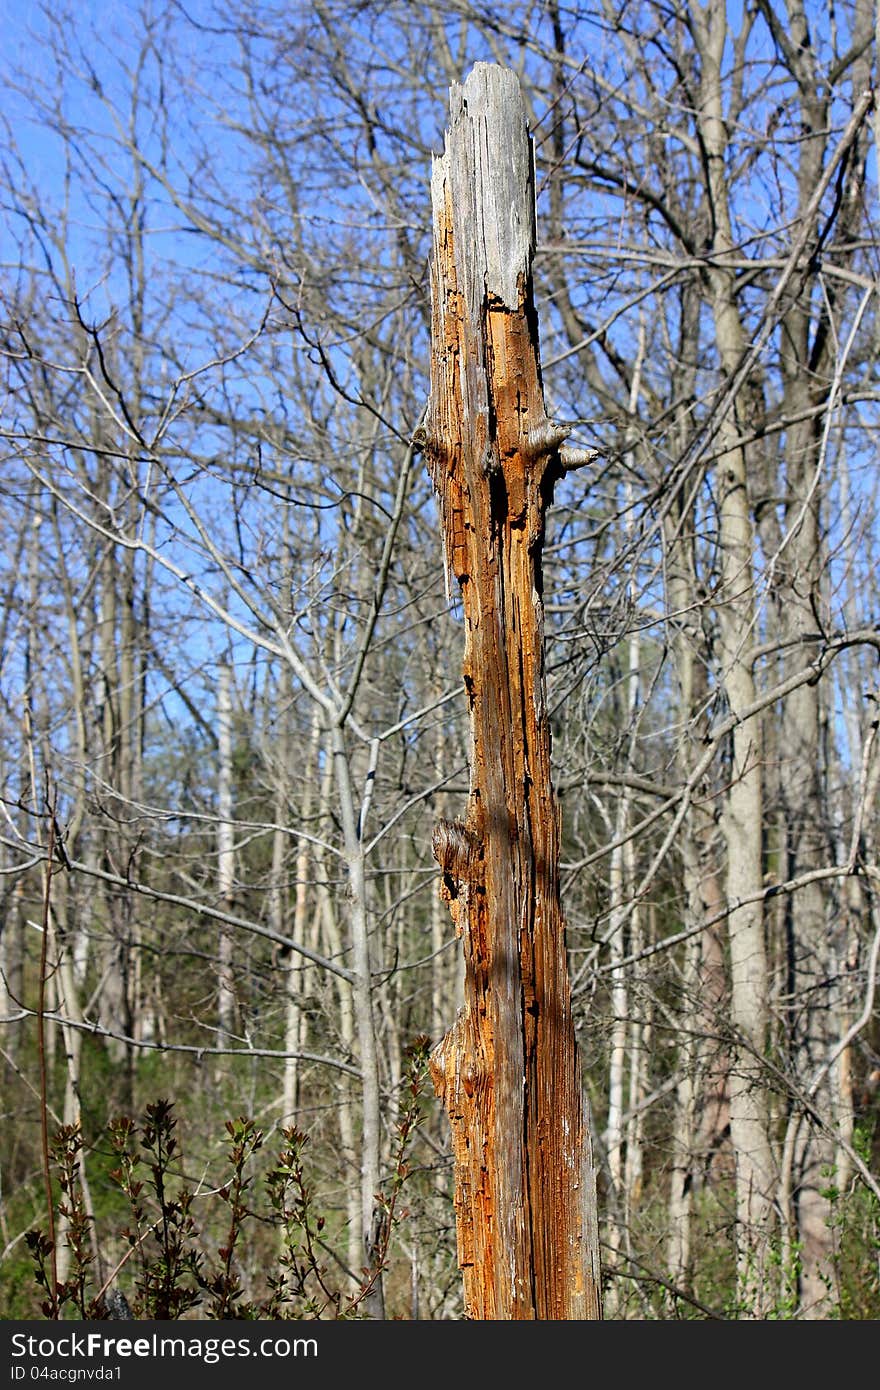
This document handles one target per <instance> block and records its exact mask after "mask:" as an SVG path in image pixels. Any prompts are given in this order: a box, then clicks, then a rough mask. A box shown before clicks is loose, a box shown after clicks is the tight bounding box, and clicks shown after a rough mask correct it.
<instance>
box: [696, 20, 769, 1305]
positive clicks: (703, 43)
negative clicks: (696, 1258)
mask: <svg viewBox="0 0 880 1390" xmlns="http://www.w3.org/2000/svg"><path fill="white" fill-rule="evenodd" d="M694 25H695V30H696V34H697V43H698V47H699V50H700V57H701V62H702V72H701V92H700V118H699V119H700V131H701V135H702V140H703V146H704V149H705V159H706V184H707V189H706V191H707V195H708V199H709V204H710V209H711V215H712V222H713V239H712V240H713V245H712V250H713V257H712V262H711V266H710V267H709V269H708V270H707V272H706V280H707V288H708V294H709V303H710V307H711V310H712V315H713V322H714V327H715V338H716V343H717V348H718V357H719V362H720V366H721V371H722V379H723V380H724V381H731V380H733V378H734V376H735V374H736V372H737V371H738V370H739V368H740V366H741V364H742V362H743V361H744V358H745V353H746V349H747V346H748V341H747V338H746V335H745V333H744V331H743V325H742V322H741V320H740V317H739V312H738V309H737V305H736V282H735V272H734V271H733V269H732V267H731V266H729V265H728V264H726V262H727V260H728V258H729V257H730V256H731V255H732V254H733V250H734V238H733V233H732V228H731V218H730V208H729V190H728V185H727V178H726V171H725V159H726V155H727V140H728V133H727V126H726V123H725V120H724V115H723V109H722V84H721V62H722V55H723V52H724V45H725V41H726V37H727V25H726V11H725V7H724V6H723V5H721V4H720V3H713V4H712V5H711V6H709V7H708V8H707V11H706V12H705V13H703V12H702V11H700V12H699V14H697V13H696V12H695V14H694ZM741 409H742V405H741V402H740V401H739V400H737V402H736V403H735V406H734V410H733V411H732V412H730V411H729V412H727V413H726V414H725V415H724V417H723V418H722V420H721V421H720V425H719V429H718V446H719V458H718V465H717V470H716V476H717V488H718V494H719V508H720V516H719V551H720V559H719V567H720V576H719V586H718V604H717V611H718V628H719V642H718V655H719V659H720V665H721V679H722V681H723V685H724V690H725V694H726V696H727V702H728V705H729V708H730V711H731V713H732V714H739V713H740V712H742V711H744V710H745V709H747V708H748V707H749V706H750V705H751V704H753V702H754V699H755V681H754V675H753V672H752V668H751V665H750V663H749V660H748V649H749V646H750V643H751V640H752V639H751V634H752V632H753V630H754V622H755V594H754V564H755V543H754V535H753V531H752V522H751V511H750V506H749V489H748V476H747V462H746V452H745V449H744V448H743V446H742V444H741V443H740V442H739V441H740V439H741V438H742V436H743V433H744V427H745V424H746V422H745V421H742V420H740V419H739V418H738V415H739V411H740V410H741ZM731 755H732V756H731V764H732V765H731V774H730V786H729V790H728V793H727V798H726V804H725V807H724V815H723V830H724V836H725V841H726V848H727V880H726V893H727V901H728V906H729V917H728V936H729V943H730V986H731V1007H730V1017H731V1023H732V1025H733V1038H732V1045H731V1056H730V1130H731V1139H732V1141H733V1148H734V1154H735V1160H736V1216H737V1228H736V1229H737V1241H736V1247H737V1249H736V1255H737V1295H738V1301H739V1305H740V1308H741V1312H742V1315H743V1316H744V1317H756V1318H761V1317H763V1316H764V1313H765V1311H766V1307H767V1304H768V1302H769V1299H770V1297H771V1294H770V1278H769V1276H770V1270H769V1266H768V1258H767V1257H768V1254H769V1238H770V1237H771V1235H772V1233H773V1226H774V1220H773V1198H774V1195H775V1187H776V1162H775V1157H774V1154H773V1150H772V1145H771V1140H770V1118H769V1106H768V1099H767V1090H766V1085H767V1083H766V1076H765V1074H764V1071H763V1058H764V1055H765V1047H766V1042H767V1032H768V1002H769V1001H768V975H767V955H766V945H765V938H764V916H763V911H762V905H761V903H760V901H759V896H760V893H761V888H762V883H763V867H762V841H761V836H762V828H763V794H762V777H761V772H762V760H763V753H762V730H761V722H760V718H759V717H753V718H751V719H745V718H744V719H743V720H742V722H740V723H739V724H738V725H737V726H736V728H735V729H734V730H733V733H732V735H731ZM749 899H751V901H749Z"/></svg>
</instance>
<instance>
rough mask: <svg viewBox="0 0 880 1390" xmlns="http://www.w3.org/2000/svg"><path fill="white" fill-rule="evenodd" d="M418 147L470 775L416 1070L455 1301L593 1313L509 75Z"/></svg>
mask: <svg viewBox="0 0 880 1390" xmlns="http://www.w3.org/2000/svg"><path fill="white" fill-rule="evenodd" d="M451 111H452V117H451V128H450V131H449V132H448V135H447V141H446V153H445V155H444V156H443V158H441V159H439V160H437V161H436V163H435V168H434V174H433V180H432V197H433V209H434V260H433V322H432V355H431V401H430V407H429V411H428V417H427V423H426V428H425V437H424V441H423V446H424V451H425V454H426V456H427V461H428V466H429V469H430V472H431V477H432V479H433V482H434V486H435V488H436V490H437V493H438V496H439V500H440V511H441V518H442V524H443V529H444V535H445V543H446V557H447V563H448V566H449V569H450V571H451V573H452V574H454V576H455V578H456V579H457V581H458V583H459V586H460V589H461V595H462V600H463V605H464V618H465V630H466V645H465V658H464V683H465V688H466V691H467V695H468V703H469V709H470V721H471V740H472V747H471V785H470V798H469V801H468V807H467V816H466V820H465V821H464V822H447V821H441V822H439V823H438V825H437V827H436V829H435V832H434V851H435V855H436V857H437V860H438V862H439V864H440V867H441V869H442V870H443V889H442V891H443V894H444V896H445V897H446V898H447V900H448V902H449V905H450V908H451V910H452V914H453V918H454V920H455V923H456V927H457V930H458V932H459V934H460V935H461V937H462V941H463V947H464V957H465V971H466V979H465V1004H464V1008H463V1010H462V1011H461V1013H460V1015H459V1018H458V1020H457V1022H456V1023H455V1025H454V1027H453V1028H452V1029H451V1031H450V1032H449V1033H447V1035H446V1037H445V1038H444V1039H443V1040H442V1041H441V1043H440V1044H439V1045H438V1047H437V1048H436V1049H435V1051H434V1054H433V1057H432V1072H433V1077H434V1084H435V1087H436V1089H437V1092H438V1094H439V1095H440V1096H441V1097H442V1098H443V1100H444V1103H445V1105H446V1108H447V1111H448V1113H449V1117H450V1120H451V1124H452V1141H453V1149H454V1155H455V1207H456V1218H457V1236H458V1258H459V1264H460V1266H461V1268H462V1270H463V1273H464V1292H465V1304H466V1312H467V1316H468V1317H470V1318H473V1319H503V1320H512V1319H521V1318H522V1319H529V1318H540V1319H585V1318H588V1319H596V1318H598V1317H600V1315H601V1313H600V1303H599V1260H598V1238H597V1234H596V1211H595V1177H594V1173H593V1168H592V1158H591V1153H590V1141H589V1131H588V1125H587V1120H586V1116H585V1108H584V1101H583V1094H582V1085H581V1074H580V1064H579V1060H578V1053H577V1046H576V1042H575V1033H574V1024H573V1020H572V1015H571V988H570V980H569V975H568V965H567V958H566V950H565V926H564V921H563V916H562V910H561V906H560V898H559V879H558V854H559V819H558V814H557V808H556V803H555V800H554V797H553V792H552V787H551V783H550V727H549V721H548V718H547V712H546V707H545V680H544V642H543V604H542V598H541V592H542V574H541V551H542V544H543V538H544V523H545V514H546V509H547V507H548V505H549V502H550V499H551V496H552V491H553V484H554V482H555V480H556V479H557V478H558V477H560V476H561V474H562V472H563V468H564V467H565V465H566V463H567V462H568V463H574V462H582V461H586V460H585V458H583V457H579V458H577V459H575V458H573V457H572V458H570V459H569V458H566V456H565V451H564V450H562V457H560V451H561V446H562V442H563V439H564V438H565V431H564V430H561V429H559V428H558V427H557V426H555V425H553V424H552V423H551V422H550V421H549V420H548V419H547V417H546V414H545V412H544V400H543V391H542V385H541V377H540V367H539V361H538V342H537V336H538V335H537V325H536V317H535V308H534V303H533V299H532V283H531V263H532V255H533V248H534V235H535V221H534V196H535V195H534V183H533V166H532V153H531V147H530V142H529V137H528V133H527V129H526V122H525V112H524V107H523V102H522V97H521V94H520V90H519V84H518V81H517V78H516V76H515V75H514V74H513V73H512V72H510V71H508V70H507V69H504V68H501V67H496V66H495V65H491V64H485V63H478V64H477V65H476V67H475V68H474V70H473V72H472V73H471V74H470V76H469V77H468V79H467V81H466V82H465V83H464V85H463V86H458V85H456V86H454V87H453V88H452V90H451Z"/></svg>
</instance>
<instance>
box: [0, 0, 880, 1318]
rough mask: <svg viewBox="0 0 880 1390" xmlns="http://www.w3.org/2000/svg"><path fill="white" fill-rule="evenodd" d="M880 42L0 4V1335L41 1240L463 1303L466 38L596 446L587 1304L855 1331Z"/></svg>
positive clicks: (870, 836) (568, 673) (152, 1263)
mask: <svg viewBox="0 0 880 1390" xmlns="http://www.w3.org/2000/svg"><path fill="white" fill-rule="evenodd" d="M877 22H878V21H877V16H876V14H875V8H874V5H873V4H872V3H869V2H868V0H845V3H828V4H827V5H826V4H822V3H817V0H810V3H807V4H805V3H802V0H754V2H753V3H751V2H750V3H745V4H732V3H731V4H725V3H722V0H706V3H705V4H702V3H699V0H692V2H691V3H683V4H675V3H653V0H651V2H650V3H648V2H647V0H645V2H643V0H638V2H637V3H620V0H616V2H613V0H607V3H605V2H604V0H599V2H598V3H595V4H566V3H561V0H540V3H528V4H527V3H522V4H520V3H509V4H504V3H501V4H493V5H484V4H481V3H469V2H468V0H451V2H450V3H443V4H440V3H430V0H425V2H424V3H419V2H418V0H414V2H413V3H404V0H391V3H388V2H387V0H382V3H378V0H348V2H346V0H308V3H301V4H279V5H277V6H276V5H273V4H269V3H263V0H260V3H258V4H256V5H238V4H235V3H230V4H226V3H223V2H222V0H221V3H216V4H208V3H203V2H202V0H194V3H193V4H191V5H185V4H178V3H173V2H172V3H167V4H163V3H155V4H145V5H143V6H135V5H132V4H122V5H117V6H113V7H105V6H100V5H93V6H86V5H78V6H77V7H76V8H75V9H74V7H72V6H71V7H69V8H66V7H65V6H64V5H59V6H55V5H53V6H46V7H45V8H44V7H42V6H40V5H37V4H31V5H27V6H24V7H16V8H15V11H14V13H13V8H12V7H8V8H7V12H6V13H5V14H4V30H5V33H6V34H7V36H8V41H7V44H6V50H5V54H4V57H3V60H2V81H3V102H2V109H0V119H2V122H3V145H4V149H3V153H2V208H3V221H2V232H0V236H2V270H0V275H2V296H3V318H2V354H3V365H4V388H5V390H4V402H3V414H2V441H3V462H2V473H0V528H2V544H0V586H2V612H0V663H2V664H0V761H2V782H3V800H2V822H3V823H2V828H0V873H2V877H0V972H2V973H0V1029H2V1036H0V1047H2V1055H0V1067H2V1071H3V1091H2V1096H3V1099H2V1118H3V1124H2V1126H0V1180H2V1188H0V1312H2V1316H3V1317H6V1318H25V1317H37V1316H40V1307H41V1303H43V1302H44V1301H45V1299H46V1298H47V1288H46V1287H45V1286H44V1287H43V1288H40V1287H39V1286H38V1284H37V1282H36V1279H35V1272H34V1271H35V1260H36V1265H37V1267H40V1268H42V1270H43V1271H44V1276H45V1274H46V1271H47V1270H50V1269H51V1266H52V1263H53V1261H54V1264H55V1268H54V1270H53V1271H52V1278H53V1279H58V1280H60V1281H61V1282H62V1284H63V1285H64V1288H65V1290H66V1293H65V1299H64V1301H63V1306H62V1307H61V1309H60V1311H61V1312H62V1314H63V1313H64V1312H65V1311H66V1312H70V1311H71V1310H76V1309H79V1310H80V1311H82V1309H84V1308H88V1307H91V1308H92V1311H94V1309H95V1307H96V1306H98V1305H95V1304H93V1303H91V1302H90V1301H91V1300H94V1299H98V1300H99V1304H100V1299H101V1298H104V1299H105V1300H106V1298H107V1297H110V1296H111V1295H112V1294H113V1293H114V1291H116V1290H118V1291H119V1292H121V1293H123V1294H124V1295H125V1297H126V1299H127V1300H128V1302H129V1306H130V1307H131V1308H132V1309H133V1310H134V1311H135V1312H136V1313H137V1312H140V1313H141V1314H142V1315H143V1314H144V1313H149V1312H150V1311H152V1312H155V1311H156V1309H157V1307H160V1306H164V1305H160V1304H158V1303H157V1302H156V1300H157V1299H158V1298H160V1297H166V1296H167V1297H170V1298H171V1303H170V1304H168V1305H167V1308H166V1315H168V1314H169V1310H170V1315H178V1314H180V1313H181V1312H186V1311H187V1309H193V1310H195V1312H196V1314H197V1315H201V1316H208V1315H211V1314H212V1313H213V1314H214V1315H216V1316H230V1315H232V1314H233V1313H234V1312H235V1310H236V1309H237V1310H238V1312H239V1314H240V1315H241V1314H243V1313H244V1312H246V1311H247V1310H250V1312H251V1315H254V1314H255V1313H262V1314H263V1315H272V1316H296V1317H316V1316H323V1317H330V1316H340V1315H342V1316H363V1315H365V1314H369V1315H373V1316H385V1317H389V1318H395V1317H397V1318H422V1319H444V1318H445V1319H449V1318H457V1317H460V1316H461V1311H462V1305H461V1281H460V1274H459V1270H458V1267H457V1257H456V1249H455V1229H454V1219H453V1209H452V1191H451V1155H450V1144H449V1134H448V1123H447V1120H446V1117H445V1115H444V1114H443V1113H442V1108H441V1107H440V1105H439V1103H438V1102H437V1101H436V1100H435V1099H434V1097H433V1095H432V1092H431V1086H430V1082H429V1081H426V1079H425V1068H424V1054H425V1049H426V1046H427V1042H426V1039H427V1040H430V1041H431V1042H433V1043H436V1042H437V1041H438V1040H439V1039H440V1038H441V1037H442V1036H443V1034H444V1033H445V1031H446V1030H447V1029H448V1027H449V1026H450V1025H451V1023H452V1021H453V1019H454V1017H455V1011H456V1008H457V1007H458V1002H459V997H460V985H461V982H460V947H459V945H458V943H457V941H456V939H455V933H454V929H453V924H452V922H451V919H450V916H449V913H448V910H447V908H446V905H445V904H444V903H443V901H441V898H440V895H439V893H438V883H439V877H440V876H439V871H438V868H437V865H436V863H435V862H434V859H433V858H432V853H431V838H432V829H433V826H434V823H435V821H436V820H437V818H438V817H441V816H442V817H455V815H456V814H458V813H459V812H460V810H461V808H462V806H463V804H464V800H465V798H466V795H467V785H468V769H467V755H468V743H467V729H466V702H465V700H464V696H463V686H462V680H461V676H460V671H461V657H462V646H463V638H462V628H461V608H460V603H459V596H458V594H457V593H456V591H455V589H456V586H455V584H454V582H453V583H452V584H450V582H449V579H448V576H447V575H446V574H445V573H444V564H443V547H442V542H441V536H440V530H439V522H438V514H437V507H436V503H435V500H434V498H433V495H432V491H431V486H430V482H429V479H428V476H427V472H426V469H425V467H424V464H423V461H422V460H421V459H420V457H419V454H418V451H417V449H416V448H415V447H414V446H413V436H414V434H415V432H416V430H417V428H418V426H419V425H420V422H421V420H422V416H423V412H424V408H425V403H426V400H427V394H428V369H429V352H430V341H429V330H430V285H429V276H428V262H429V252H430V242H431V223H430V195H429V180H430V171H431V158H432V153H434V154H437V153H439V152H440V150H441V149H442V144H443V131H444V126H445V124H446V121H447V117H448V95H449V87H450V84H452V83H454V82H458V81H461V80H462V79H463V78H464V76H465V75H466V74H467V72H468V70H469V68H470V67H471V65H472V64H473V63H474V62H475V61H478V60H486V61H492V62H500V63H503V64H506V65H508V66H510V67H512V68H513V69H514V70H515V71H516V72H517V73H518V74H519V77H520V81H521V85H522V89H523V93H524V96H525V100H526V104H527V109H528V112H529V119H530V123H531V129H532V132H533V138H534V151H535V161H536V182H537V213H538V238H539V244H538V253H537V257H536V260H535V266H534V280H535V290H536V296H537V302H538V315H539V323H540V334H541V345H542V360H543V369H544V387H545V392H546V396H547V402H548V413H550V414H552V416H553V417H554V418H555V419H557V420H560V421H563V422H566V423H568V424H570V425H571V426H572V436H571V442H572V443H573V444H575V445H577V446H579V447H582V448H584V449H596V450H597V451H598V457H597V459H596V461H595V462H594V464H593V465H592V466H591V467H590V468H588V469H582V470H579V471H578V472H576V473H572V474H571V475H570V476H568V477H567V478H565V479H564V480H563V482H562V483H561V484H560V485H559V486H558V488H557V492H556V497H555V501H554V506H553V509H552V512H551V514H550V519H549V529H548V535H547V543H546V549H545V557H544V567H545V568H544V573H545V586H544V600H545V616H546V638H547V676H548V687H549V709H550V712H551V717H552V725H553V755H554V769H555V786H556V791H557V795H558V798H559V801H560V805H561V815H562V835H563V842H562V843H563V864H562V872H561V883H562V892H563V902H564V906H565V911H566V917H567V924H568V946H569V959H570V967H571V976H572V984H573V998H574V1007H575V1010H576V1019H577V1028H578V1036H579V1045H580V1050H581V1055H582V1059H583V1065H584V1078H583V1079H584V1086H585V1088H586V1092H587V1095H588V1097H589V1101H590V1105H591V1109H592V1116H593V1144H594V1152H595V1158H596V1165H597V1169H598V1174H599V1210H600V1219H601V1238H602V1261H603V1287H604V1301H605V1314H606V1316H607V1317H612V1318H629V1319H633V1318H639V1319H644V1318H719V1317H722V1318H756V1317H757V1318H789V1317H794V1318H846V1319H865V1318H873V1317H878V1316H880V1182H878V1178H877V1172H878V1162H877V1160H878V1147H880V1140H878V1137H877V1134H876V1130H877V1125H876V1120H877V1109H878V1082H880V1031H878V1020H877V1006H876V997H875V987H876V975H877V961H878V952H880V913H878V891H880V871H878V857H877V832H878V816H877V783H878V776H880V761H878V754H877V746H876V732H877V720H878V704H877V701H878V685H877V659H878V653H880V633H878V608H880V600H878V583H877V545H878V518H877V482H878V476H880V475H878V470H877V465H876V450H877V440H876V431H877V424H878V401H880V382H878V378H877V367H876V361H877V349H878V336H880V318H878V312H877V309H878V295H877V292H878V284H880V279H878V277H880V255H878V251H880V247H878V226H877V163H876V159H877V138H876V137H877V130H878V116H877V112H876V109H875V106H874V102H873V96H872V92H873V87H874V84H875V82H876V52H877V29H876V26H877ZM164 1102H170V1103H171V1106H172V1109H171V1110H170V1111H169V1110H168V1109H167V1107H166V1105H165V1104H164ZM120 1117H123V1118H120ZM227 1122H228V1123H227ZM175 1124H176V1128H175ZM59 1134H60V1136H61V1137H60V1138H57V1137H53V1136H57V1135H59ZM306 1136H307V1137H306ZM172 1141H173V1142H172ZM169 1143H172V1147H171V1149H170V1151H169V1150H168V1144H169ZM174 1144H178V1145H179V1147H178V1148H175V1147H174ZM163 1146H164V1148H163ZM53 1155H54V1156H53ZM48 1169H52V1181H53V1183H54V1189H53V1194H52V1199H51V1202H50V1201H49V1199H48V1196H47V1176H48V1174H47V1170H48ZM157 1173H158V1175H159V1177H158V1179H157V1176H156V1175H157ZM59 1182H60V1184H61V1186H60V1188H59ZM139 1183H142V1184H143V1186H142V1187H139V1186H138V1184H139ZM157 1185H158V1187H159V1188H160V1189H161V1190H160V1191H157V1190H156V1189H157ZM50 1210H51V1212H52V1215H51V1217H50ZM157 1216H158V1217H159V1218H160V1219H158V1220H157ZM50 1228H51V1229H50ZM37 1229H40V1230H42V1232H43V1243H41V1240H40V1239H39V1238H36V1237H35V1236H34V1235H33V1234H32V1233H33V1232H34V1231H35V1230H37ZM157 1231H158V1235H157ZM29 1233H30V1234H29ZM49 1235H52V1236H54V1240H55V1249H54V1251H52V1252H49V1251H48V1246H47V1245H46V1244H45V1240H47V1239H48V1237H49ZM162 1241H164V1244H162ZM157 1242H158V1243H157ZM175 1242H176V1244H175ZM41 1252H42V1253H41ZM163 1259H164V1260H165V1262H166V1267H165V1271H164V1274H163V1276H162V1278H164V1280H165V1283H164V1285H162V1288H159V1284H161V1279H159V1283H157V1279H158V1278H159V1276H158V1275H157V1273H156V1271H157V1268H158V1264H159V1263H161V1260H163ZM175 1259H176V1260H177V1264H175V1265H174V1267H173V1269H169V1262H170V1263H171V1264H173V1261H174V1260H175ZM53 1287H54V1285H53ZM169 1289H170V1290H171V1292H170V1293H169ZM51 1297H52V1294H51V1290H50V1291H49V1298H50V1302H51ZM175 1298H176V1299H177V1302H176V1303H175V1302H174V1299H175ZM273 1300H274V1301H273ZM55 1311H59V1309H58V1308H57V1307H56V1308H55ZM103 1311H106V1301H105V1304H104V1305H103Z"/></svg>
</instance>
